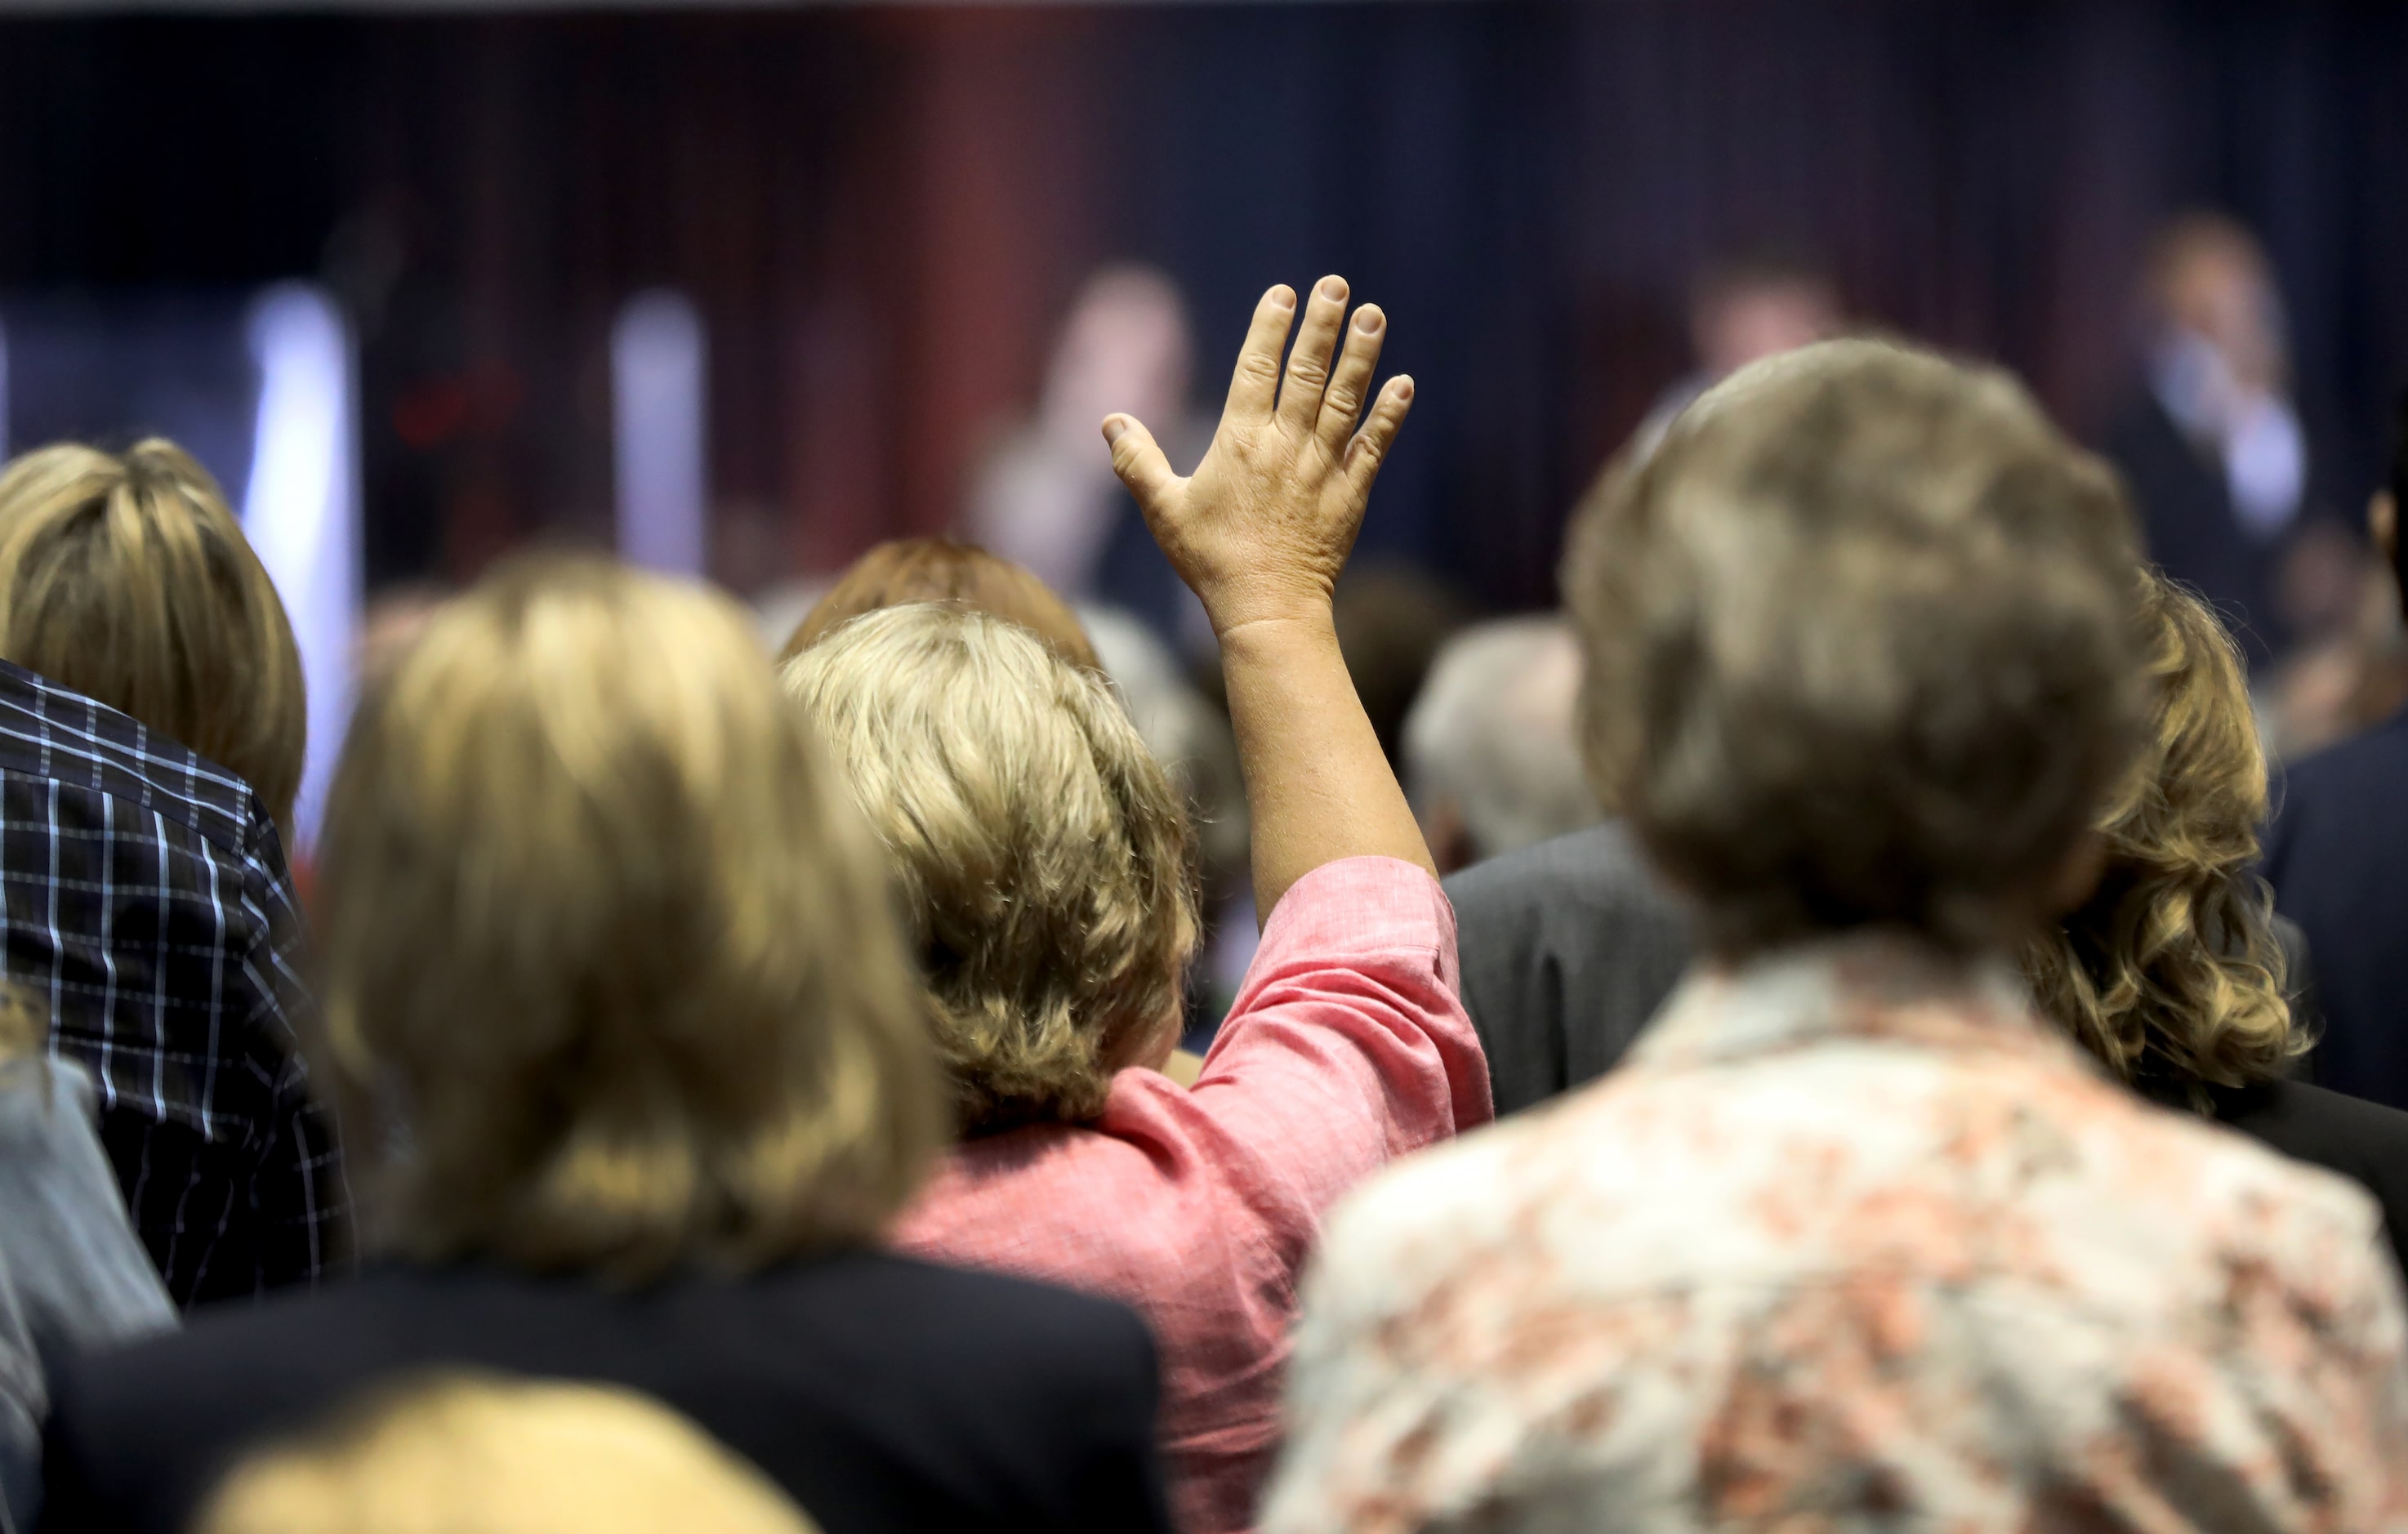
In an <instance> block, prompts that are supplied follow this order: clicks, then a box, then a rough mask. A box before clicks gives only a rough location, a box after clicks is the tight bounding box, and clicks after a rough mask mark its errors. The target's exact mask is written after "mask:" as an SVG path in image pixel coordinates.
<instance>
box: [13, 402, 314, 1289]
mask: <svg viewBox="0 0 2408 1534" xmlns="http://www.w3.org/2000/svg"><path fill="white" fill-rule="evenodd" d="M0 657H5V661H0V816H5V818H6V819H7V822H8V824H9V825H10V827H11V828H12V829H11V830H10V832H9V845H8V859H7V861H8V879H7V899H6V906H5V910H0V953H5V957H6V961H7V973H8V976H9V978H10V979H12V980H14V981H16V982H18V983H19V984H22V985H24V986H25V987H27V988H28V990H30V991H31V992H32V993H33V995H34V996H35V997H36V999H37V1000H38V1001H39V1002H41V1003H42V1005H43V1006H44V1007H45V1008H46V1009H47V1011H48V1012H49V1014H50V1029H51V1036H50V1053H52V1054H56V1055H58V1056H60V1057H61V1058H63V1059H68V1060H73V1061H75V1062H77V1063H79V1065H81V1066H82V1067H83V1068H85V1069H86V1070H87V1071H89V1072H90V1073H91V1074H92V1077H93V1085H95V1086H96V1087H97V1088H98V1089H99V1093H100V1134H101V1141H102V1143H103V1144H104V1145H105V1146H106V1147H107V1149H108V1157H109V1160H110V1162H111V1163H112V1164H113V1165H114V1167H115V1169H116V1173H117V1182H118V1186H119V1187H120V1188H121V1189H122V1192H123V1195H124V1198H125V1202H126V1206H127V1208H128V1209H129V1210H130V1211H131V1212H132V1214H133V1219H134V1226H135V1229H136V1231H137V1232H138V1233H139V1234H140V1235H141V1237H142V1240H143V1243H144V1244H145V1245H146V1246H147V1247H148V1248H149V1249H150V1258H151V1261H152V1262H153V1263H155V1264H156V1265H157V1267H158V1269H159V1271H160V1273H161V1274H162V1275H164V1276H165V1279H166V1283H167V1290H168V1293H170V1294H171V1295H173V1296H174V1297H175V1298H176V1300H177V1302H178V1303H179V1304H181V1305H193V1304H197V1303H200V1302H202V1301H204V1300H210V1299H222V1298H234V1297H251V1296H252V1295H255V1294H258V1293H260V1292H262V1291H265V1290H267V1289H272V1288H275V1287H277V1286H278V1285H280V1284H287V1283H306V1282H308V1281H311V1280H314V1279H315V1278H316V1277H317V1276H318V1274H319V1273H320V1272H321V1271H322V1270H323V1269H327V1268H328V1267H329V1266H331V1265H334V1264H336V1263H337V1261H338V1260H339V1257H340V1255H341V1254H342V1252H343V1251H344V1249H345V1247H346V1245H347V1243H348V1240H349V1233H348V1222H349V1196H348V1194H347V1192H346V1189H345V1187H344V1182H343V1175H342V1168H341V1164H340V1161H339V1159H338V1157H337V1150H336V1146H335V1140H334V1136H333V1132H332V1125H330V1124H328V1123H327V1122H326V1120H325V1119H324V1118H323V1117H322V1115H321V1114H320V1112H319V1111H318V1109H317V1108H316V1107H315V1106H314V1105H313V1104H312V1103H311V1101H310V1099H309V1094H308V1080H307V1077H306V1075H305V1074H304V1072H303V1069H302V1067H301V1064H300V1059H299V1053H298V1051H299V1045H298V1042H297V1040H296V1038H295V1029H296V1027H298V1026H303V1025H306V1024H307V1021H308V1019H307V1015H306V1014H307V1011H308V1005H309V998H308V994H307V993H306V991H305V990H304V989H303V987H302V985H301V983H300V982H299V980H298V979H297V965H298V963H299V957H300V955H299V949H300V946H301V926H300V922H299V920H298V917H297V914H296V912H295V910H294V896H293V882H292V877H291V875H290V873H289V872H288V871H287V869H286V867H285V851H286V847H285V842H286V836H287V835H289V833H290V831H291V828H292V827H291V821H292V814H293V798H294V794H295V793H296V792H297V791H298V790H299V787H300V783H301V757H302V741H303V737H304V735H305V733H306V730H307V715H306V712H305V710H304V707H303V695H302V684H301V661H300V657H299V654H298V652H296V651H295V650H294V645H293V632H292V630H291V628H290V627H288V626H287V624H286V623H285V619H284V607H283V604H282V603H281V602H279V600H278V599H277V595H276V588H275V586H274V585H273V584H272V583H271V582H270V581H269V580H268V578H267V572H266V571H265V569H263V568H262V567H261V566H260V563H259V560H258V558H257V557H256V556H255V555H253V554H252V552H251V545H250V544H248V543H246V542H245V541H244V540H243V536H242V529H241V528H240V527H239V526H237V525H236V523H235V520H234V514H233V513H232V512H231V511H229V510H228V509H226V504H225V497H224V496H223V495H222V494H221V493H220V491H219V490H218V487H217V485H216V484H215V483H214V482H212V481H211V480H210V479H209V477H208V473H207V472H206V471H205V470H203V469H202V467H201V466H199V465H198V464H196V463H194V462H193V460H192V459H191V458H189V457H187V456H186V455H185V454H184V453H183V452H182V451H181V450H179V449H178V448H177V447H176V446H175V445H174V444H173V443H169V442H163V441H156V440H153V441H147V442H142V443H139V444H137V445H136V446H135V447H134V448H133V449H132V450H130V451H129V452H124V453H122V454H116V453H106V452H95V451H94V450H93V449H91V448H82V447H73V446H61V447H51V448H44V449H42V450H40V451H39V452H30V453H27V454H25V455H24V456H23V457H22V458H19V459H18V460H16V461H15V462H14V463H12V464H10V465H8V466H7V468H6V470H0Z"/></svg>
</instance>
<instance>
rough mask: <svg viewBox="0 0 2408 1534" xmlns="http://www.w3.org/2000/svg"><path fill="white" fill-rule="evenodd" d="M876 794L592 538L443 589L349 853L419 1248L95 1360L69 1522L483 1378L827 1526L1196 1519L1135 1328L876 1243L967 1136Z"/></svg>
mask: <svg viewBox="0 0 2408 1534" xmlns="http://www.w3.org/2000/svg"><path fill="white" fill-rule="evenodd" d="M921 610H925V609H921ZM1028 642H1029V643H1030V644H1031V645H1032V647H1033V646H1034V643H1035V641H1034V640H1030V641H1028ZM848 799H849V795H848V793H847V791H846V789H845V787H844V785H842V784H841V783H840V782H839V781H837V780H836V778H835V776H834V772H833V769H832V767H831V766H830V764H829V763H828V762H827V761H826V760H825V759H824V757H823V755H822V754H821V752H820V749H819V745H818V743H817V741H816V740H815V739H814V738H813V736H812V732H811V729H810V724H808V723H807V722H806V721H805V720H804V719H803V717H802V716H801V714H800V713H799V712H798V711H797V710H796V709H795V708H794V707H793V706H792V705H791V703H790V702H789V701H788V700H787V699H786V698H785V696H784V695H782V694H781V692H780V690H779V688H778V684H777V681H776V679H775V677H774V676H773V675H772V674H771V672H770V668H769V666H768V656H767V653H766V652H764V651H763V650H762V648H761V647H760V646H759V644H758V643H757V642H756V641H755V639H754V638H753V634H752V632H751V630H750V627H749V625H748V624H747V622H746V620H745V619H744V617H743V616H742V615H741V614H740V612H739V611H738V609H736V608H735V607H734V606H733V605H732V604H730V603H728V602H726V601H725V600H724V599H722V598H720V597H717V596H715V595H710V594H708V593H706V592H705V591H703V590H701V589H700V588H698V587H693V586H688V585H684V584H681V583H678V582H673V581H665V580H662V579H660V578H657V577H653V576H650V575H646V574H643V573H641V572H638V571H636V570H633V569H630V568H627V567H625V566H619V565H615V564H611V563H608V562H604V561H600V560H595V559H590V558H589V559H567V560H555V561H535V562H523V563H516V564H512V565H509V566H504V567H502V568H500V569H498V570H496V571H495V573H493V574H492V575H490V576H488V577H487V578H486V579H485V580H484V581H483V582H481V583H480V585H479V586H477V587H476V588H475V589H474V590H472V591H471V592H469V593H468V594H467V595H464V596H462V597H460V598H458V599H457V600H454V601H452V602H450V603H447V604H445V605H444V607H443V608H442V609H439V610H438V611H437V613H436V614H435V615H434V616H433V617H432V618H431V619H430V620H429V622H428V623H427V624H426V627H425V629H424V631H423V633H422V634H421V635H420V637H419V638H418V639H417V641H416V642H415V643H413V644H412V645H410V646H409V648H408V650H407V651H405V652H403V653H402V654H401V655H400V657H399V658H398V659H397V661H396V662H395V664H394V668H393V670H392V672H391V673H390V674H389V675H388V676H387V677H386V678H385V679H384V680H383V681H381V683H380V684H379V685H378V686H377V687H376V688H375V689H373V690H372V691H371V692H370V693H369V694H368V695H367V696H366V699H365V700H364V701H363V703H362V705H361V708H360V710H359V712H358V713H357V714H356V715H355V717H354V719H353V722H352V725H351V734H350V737H349V738H348V739H347V741H346V742H345V749H344V753H343V758H342V765H341V767H340V770H339V771H338V772H337V778H336V782H335V785H334V791H333V794H332V796H331V797H330V799H329V803H328V809H327V816H326V824H325V840H324V843H323V846H324V857H323V860H322V864H321V871H320V889H321V896H322V902H321V910H322V915H323V919H324V922H323V928H322V932H323V947H324V950H325V961H324V963H325V972H326V975H327V982H328V983H327V990H326V1006H325V1014H324V1016H325V1021H324V1024H323V1038H322V1039H321V1040H319V1042H318V1046H317V1049H316V1052H315V1061H314V1063H315V1064H316V1065H317V1066H318V1067H319V1076H320V1078H321V1079H322V1081H323V1082H326V1083H327V1084H328V1085H329V1086H330V1087H331V1088H332V1089H333V1090H335V1091H337V1093H338V1094H339V1100H340V1102H341V1104H342V1107H343V1110H344V1116H345V1120H346V1122H347V1124H349V1125H353V1126H354V1127H355V1135H354V1139H353V1143H354V1145H356V1146H358V1147H359V1148H360V1151H361V1157H360V1164H361V1172H362V1176H363V1180H364V1181H363V1187H362V1192H363V1203H364V1207H365V1208H366V1210H367V1211H368V1212H369V1214H370V1215H371V1216H372V1217H373V1224H372V1225H371V1226H370V1234H371V1236H372V1238H373V1239H374V1242H375V1246H376V1250H377V1253H378V1254H379V1255H380V1257H381V1258H384V1259H386V1260H384V1261H382V1262H380V1264H379V1265H378V1266H376V1267H375V1268H374V1269H371V1270H369V1271H368V1272H366V1273H365V1274H363V1275H362V1276H361V1277H359V1278H357V1279H354V1280H352V1281H351V1282H350V1283H344V1284H341V1285H334V1286H329V1287H327V1288H324V1289H322V1290H320V1291H318V1292H317V1293H315V1294H309V1295H302V1296H295V1297H279V1299H278V1300H277V1301H276V1302H273V1303H268V1304H264V1305H260V1306H257V1307H253V1308H251V1309H248V1310H243V1311H239V1312H233V1311H229V1312H223V1313H221V1314H218V1315H213V1316H209V1317H206V1318H203V1319H202V1321H200V1322H199V1323H196V1324H194V1325H193V1326H190V1327H188V1328H187V1329H186V1330H184V1331H183V1332H181V1333H179V1334H177V1335H175V1336H172V1337H166V1338H160V1339H156V1340H150V1341H148V1342H144V1343H141V1344H137V1345H136V1346H134V1347H131V1348H128V1349H125V1350H122V1351H120V1352H115V1353H110V1354H105V1355H92V1356H87V1357H84V1358H81V1359H78V1360H74V1361H72V1362H71V1363H70V1364H69V1366H68V1367H67V1368H66V1369H64V1370H63V1371H62V1372H61V1374H60V1377H59V1382H58V1387H57V1389H56V1391H55V1393H54V1397H53V1402H52V1414H51V1418H50V1428H49V1433H48V1438H47V1444H46V1453H45V1456H44V1459H45V1489H46V1495H47V1498H48V1501H49V1505H50V1514H49V1516H50V1518H52V1519H53V1520H54V1521H55V1523H56V1525H57V1527H64V1528H73V1529H78V1530H86V1531H91V1534H108V1531H114V1530H136V1531H143V1534H171V1531H174V1534H181V1531H182V1530H183V1529H184V1527H185V1526H186V1522H187V1520H188V1518H189V1517H190V1516H191V1514H192V1513H193V1511H194V1509H195V1507H196V1505H197V1504H198V1502H199V1500H200V1499H201V1498H203V1497H205V1496H206V1494H207V1493H208V1489H209V1484H210V1482H211V1481H212V1479H213V1478H214V1477H215V1476H217V1475H218V1474H219V1473H221V1472H222V1469H224V1467H225V1465H226V1464H227V1463H228V1461H229V1460H231V1459H232V1458H234V1457H235V1456H236V1455H240V1454H242V1453H244V1452H245V1451H248V1450H250V1449H251V1448H254V1447H256V1446H258V1445H260V1444H262V1443H264V1442H265V1441H269V1440H272V1439H274V1438H277V1437H279V1436H281V1435H283V1434H285V1433H288V1432H290V1431H292V1430H294V1428H296V1427H299V1426H304V1425H306V1424H308V1422H310V1421H312V1420H313V1419H316V1418H318V1417H319V1416H321V1415H322V1413H323V1412H326V1411H328V1410H330V1409H332V1408H334V1407H335V1406H337V1404H338V1403H339V1402H341V1401H343V1400H345V1399H348V1398H351V1397H353V1396H355V1395H356V1394H357V1393H358V1392H360V1391H361V1390H363V1389H365V1388H369V1387H372V1386H374V1385H377V1384H379V1383H385V1382H388V1381H391V1380H394V1379H396V1378H399V1377H402V1376H405V1375H409V1374H412V1373H416V1372H419V1371H422V1370H423V1369H428V1368H430V1367H437V1366H441V1367H453V1366H457V1367H466V1368H480V1369H494V1370H499V1371H503V1372H509V1373H518V1374H527V1375H536V1376H550V1377H555V1378H560V1379H564V1380H575V1381H586V1382H592V1383H604V1384H617V1385H623V1386H627V1387H630V1388H634V1389H638V1390H643V1391H646V1392H648V1393H651V1394H653V1395H656V1396H658V1397H659V1398H661V1399H662V1400H663V1401H665V1402H667V1404H669V1405H671V1406H673V1407H675V1408H676V1409H677V1410H679V1411H681V1412H684V1413H685V1414H686V1415H688V1416H690V1417H692V1418H693V1419H694V1420H695V1422H696V1423H697V1424H699V1425H700V1426H702V1427H704V1428H705V1429H706V1430H708V1431H709V1432H710V1433H711V1434H712V1435H713V1436H714V1437H716V1438H718V1439H719V1440H720V1441H722V1442H724V1443H725V1444H726V1445H727V1446H728V1447H729V1448H731V1449H733V1450H735V1451H736V1452H737V1453H738V1454H741V1455H745V1456H747V1457H748V1458H750V1459H751V1460H752V1461H753V1463H754V1464H755V1465H757V1466H759V1467H760V1468H761V1469H762V1470H763V1471H764V1472H765V1473H766V1474H767V1476H768V1477H769V1478H770V1479H771V1480H772V1481H774V1482H776V1483H777V1484H779V1485H780V1486H781V1487H782V1488H783V1489H784V1490H785V1491H786V1492H787V1493H788V1494H790V1495H791V1496H793V1497H795V1498H796V1499H797V1500H798V1501H800V1502H802V1503H803V1504H804V1505H806V1506H808V1507H810V1509H811V1511H812V1512H813V1514H814V1516H816V1517H817V1518H818V1519H819V1520H820V1521H821V1523H822V1524H823V1525H824V1526H825V1527H827V1528H828V1529H829V1530H831V1531H833V1534H845V1531H847V1530H858V1531H864V1534H867V1531H877V1534H883V1531H886V1530H891V1529H896V1528H939V1527H982V1528H983V1527H992V1528H1016V1529H1037V1528H1050V1529H1058V1528H1085V1529H1097V1530H1102V1529H1114V1530H1118V1529H1137V1530H1147V1529H1160V1528H1164V1527H1168V1513H1167V1511H1166V1509H1165V1506H1164V1502H1163V1490H1162V1483H1161V1472H1160V1468H1159V1461H1158V1458H1157V1455H1156V1451H1155V1448H1154V1411H1155V1401H1156V1394H1157V1383H1156V1370H1157V1364H1156V1358H1155V1353H1154V1344H1153V1342H1152V1340H1151V1339H1150V1338H1149V1337H1148V1336H1147V1334H1146V1331H1145V1328H1144V1326H1143V1324H1142V1323H1141V1322H1140V1320H1139V1319H1138V1318H1137V1316H1135V1315H1134V1314H1132V1313H1130V1312H1128V1311H1126V1310H1125V1309H1123V1308H1122V1307H1120V1306H1117V1305H1112V1304H1110V1303H1107V1302H1105V1301H1101V1300H1096V1299H1090V1298H1086V1297H1080V1296H1076V1295H1071V1294H1068V1293H1064V1292H1062V1291H1060V1290H1057V1289H1049V1288H1045V1287H1043V1286H1041V1285H1037V1284H1031V1283H1023V1282H1019V1281H1015V1280H1011V1279H1006V1278H1002V1277H999V1276H995V1275H988V1274H976V1273H965V1272H959V1271H955V1270H953V1269H945V1268H939V1267H937V1266H934V1265H931V1264H928V1263H924V1262H919V1261H914V1260H912V1259H910V1258H907V1257H901V1256H896V1255H894V1254H891V1253H890V1252H888V1251H887V1250H886V1249H885V1247H884V1243H883V1241H882V1236H883V1233H884V1230H885V1227H886V1224H887V1222H888V1220H889V1219H890V1218H891V1217H892V1216H893V1215H894V1213H895V1212H896V1211H897V1210H899V1209H900V1208H902V1207H903V1206H904V1205H905V1204H906V1203H907V1202H909V1201H910V1198H911V1197H913V1195H914V1193H915V1192H916V1191H917V1189H918V1187H919V1185H920V1183H921V1180H922V1177H923V1174H924V1172H925V1168H926V1167H927V1164H928V1159H929V1156H930V1154H931V1153H932V1152H933V1151H934V1150H935V1149H936V1147H937V1145H938V1144H939V1141H940V1140H942V1139H943V1138H944V1136H945V1132H946V1129H947V1127H948V1124H947V1117H946V1114H945V1111H944V1105H943V1102H942V1098H941V1097H940V1086H939V1079H938V1076H937V1071H936V1066H935V1061H934V1059H933V1057H932V1052H931V1050H930V1047H929V1042H928V1036H927V1029H926V1025H925V1021H924V1019H923V1017H922V1011H921V1006H920V1003H919V1000H918V996H917V994H916V989H917V988H916V985H915V982H914V977H913V974H912V969H911V964H910V955H909V954H908V953H906V951H905V949H904V947H903V944H902V942H901V939H900V936H899V934H898V933H897V931H896V923H895V917H894V908H893V903H892V901H891V898H890V895H889V889H888V885H887V882H886V880H885V878H884V876H883V871H882V868H881V867H880V862H879V858H878V854H877V852H876V849H875V848H874V847H873V846H872V845H871V843H870V842H869V839H868V838H867V835H866V834H865V832H864V831H863V828H862V827H861V825H860V824H859V823H858V821H857V819H856V818H855V816H854V814H853V810H852V808H851V806H850V804H849V802H848Z"/></svg>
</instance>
